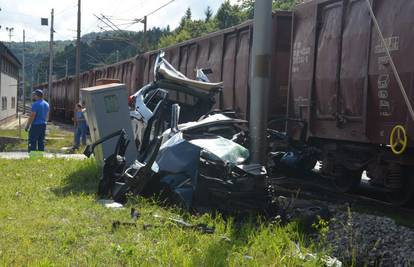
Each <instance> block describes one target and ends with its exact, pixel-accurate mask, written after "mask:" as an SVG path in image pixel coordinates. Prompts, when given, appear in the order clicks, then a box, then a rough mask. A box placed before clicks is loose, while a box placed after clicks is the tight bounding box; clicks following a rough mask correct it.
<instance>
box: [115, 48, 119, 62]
mask: <svg viewBox="0 0 414 267" xmlns="http://www.w3.org/2000/svg"><path fill="white" fill-rule="evenodd" d="M115 53H116V62H119V50H116V52H115Z"/></svg>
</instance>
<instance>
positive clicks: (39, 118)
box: [25, 89, 49, 152]
mask: <svg viewBox="0 0 414 267" xmlns="http://www.w3.org/2000/svg"><path fill="white" fill-rule="evenodd" d="M32 100H33V104H32V112H31V114H30V117H29V121H28V122H27V125H26V129H25V130H26V132H27V131H28V130H29V129H30V131H29V152H30V151H34V150H37V151H45V134H46V122H47V119H48V115H49V104H48V103H47V102H46V101H45V100H44V99H43V91H42V90H40V89H37V90H35V91H34V92H33V93H32Z"/></svg>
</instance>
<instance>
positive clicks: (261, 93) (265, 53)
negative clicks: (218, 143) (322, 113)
mask: <svg viewBox="0 0 414 267" xmlns="http://www.w3.org/2000/svg"><path fill="white" fill-rule="evenodd" d="M270 36H272V0H260V1H255V4H254V24H253V46H252V58H251V62H252V64H251V88H250V117H249V122H250V123H249V128H250V151H251V160H252V162H253V163H259V164H265V163H266V150H267V149H266V145H267V141H266V129H267V113H268V95H269V85H270V61H271V53H272V49H271V41H270V40H271V39H270Z"/></svg>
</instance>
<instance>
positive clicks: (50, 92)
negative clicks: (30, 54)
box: [47, 8, 54, 120]
mask: <svg viewBox="0 0 414 267" xmlns="http://www.w3.org/2000/svg"><path fill="white" fill-rule="evenodd" d="M50 16H51V17H50V42H49V83H48V92H47V93H48V100H49V105H50V113H49V114H50V115H49V119H50V120H51V119H52V115H53V104H54V103H53V100H52V98H53V96H52V94H53V93H52V84H53V32H54V29H53V19H54V10H53V8H52V12H51V14H50Z"/></svg>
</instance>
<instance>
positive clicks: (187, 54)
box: [37, 11, 292, 121]
mask: <svg viewBox="0 0 414 267" xmlns="http://www.w3.org/2000/svg"><path fill="white" fill-rule="evenodd" d="M291 25H292V13H291V12H284V11H277V12H275V13H274V14H273V34H272V38H269V42H270V41H272V42H273V55H272V80H271V91H270V98H269V102H270V104H269V117H270V118H271V117H277V116H284V115H285V114H286V103H287V88H288V80H289V58H290V48H291V45H290V41H291ZM252 34H253V24H252V21H247V22H245V23H243V24H241V25H238V26H235V27H231V28H229V29H225V30H221V31H218V32H214V33H211V34H208V35H206V36H203V37H200V38H196V39H192V40H189V41H186V42H183V43H180V44H177V45H174V46H171V47H167V48H165V49H163V50H165V53H166V59H167V60H168V61H169V62H170V63H171V64H172V65H173V66H174V67H175V68H177V69H178V70H180V71H181V72H182V73H183V74H185V75H187V76H188V77H190V78H194V77H195V72H194V70H195V68H209V69H211V70H212V71H213V73H212V74H211V75H209V78H210V79H211V81H213V82H219V81H223V82H224V89H223V92H222V93H221V96H220V97H218V99H217V101H216V108H220V109H232V110H235V111H236V112H237V114H238V115H239V116H240V117H242V118H247V117H248V110H249V76H250V73H249V66H250V50H251V46H252ZM157 53H158V51H152V52H148V53H145V54H143V55H138V56H136V57H134V58H131V59H128V60H125V61H122V62H119V63H116V64H113V65H110V66H106V67H103V68H97V69H93V70H91V71H87V72H84V73H82V74H81V81H80V84H81V87H88V86H94V85H95V84H96V81H97V80H98V79H117V80H119V81H120V82H122V83H125V84H126V85H127V88H128V90H129V91H130V94H132V93H134V92H135V91H137V90H138V89H139V88H141V87H142V86H143V85H145V84H147V83H150V82H152V80H153V64H154V61H155V58H156V55H157ZM37 87H38V88H43V89H47V83H46V84H41V85H38V86H37ZM52 90H53V92H52V109H53V115H54V116H55V117H54V118H56V119H63V120H66V121H68V120H70V119H71V116H72V110H73V107H74V104H75V99H74V98H75V94H74V78H73V77H68V78H63V79H60V80H57V81H54V82H53V88H52ZM46 91H47V90H46ZM170 97H172V98H173V99H174V100H176V101H177V102H178V103H180V102H184V103H185V101H189V100H188V99H186V96H184V95H178V94H174V93H172V94H171V95H170Z"/></svg>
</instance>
